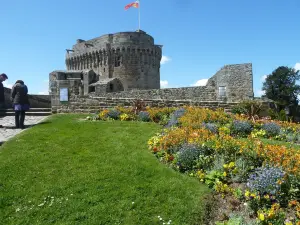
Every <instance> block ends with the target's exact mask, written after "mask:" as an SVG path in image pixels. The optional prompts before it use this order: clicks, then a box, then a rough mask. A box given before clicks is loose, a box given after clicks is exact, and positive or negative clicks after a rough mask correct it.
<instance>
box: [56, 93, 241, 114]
mask: <svg viewBox="0 0 300 225" xmlns="http://www.w3.org/2000/svg"><path fill="white" fill-rule="evenodd" d="M69 100H70V101H69V103H68V104H61V105H59V106H52V112H53V113H98V112H99V110H100V109H104V108H110V107H115V106H124V107H128V106H132V105H133V103H134V101H135V100H136V99H134V98H106V97H96V96H71V97H70V99H69ZM143 101H144V103H145V105H146V106H150V107H181V106H187V105H190V106H199V107H205V108H210V109H217V108H224V109H227V110H229V109H231V108H232V107H233V106H234V105H236V103H222V102H217V101H191V100H166V99H144V100H143Z"/></svg>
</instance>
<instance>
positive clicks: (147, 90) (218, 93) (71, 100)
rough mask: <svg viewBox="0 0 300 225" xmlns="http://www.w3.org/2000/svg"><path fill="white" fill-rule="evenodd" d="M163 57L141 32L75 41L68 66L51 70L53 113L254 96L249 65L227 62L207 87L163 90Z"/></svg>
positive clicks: (217, 102)
mask: <svg viewBox="0 0 300 225" xmlns="http://www.w3.org/2000/svg"><path fill="white" fill-rule="evenodd" d="M161 57H162V48H161V46H159V45H155V44H154V39H153V38H152V37H151V36H150V35H148V34H146V33H145V32H144V31H141V30H138V31H136V32H121V33H116V34H108V35H103V36H101V37H99V38H95V39H92V40H89V41H83V40H77V44H76V45H74V46H73V49H72V50H67V55H66V67H67V70H64V71H63V70H56V71H53V72H52V73H50V77H49V89H50V95H51V105H52V111H53V112H54V113H55V112H75V111H76V112H89V111H91V110H94V109H100V108H105V107H109V106H113V105H128V104H129V103H130V102H132V101H133V100H134V99H143V100H145V101H146V102H148V104H149V105H159V106H172V105H173V106H178V102H185V103H187V104H192V105H202V106H208V107H210V106H213V107H216V106H219V105H222V104H230V103H236V102H239V101H241V100H244V99H253V97H254V94H253V74H252V64H251V63H245V64H233V65H226V66H224V67H223V68H221V69H220V70H219V71H218V72H217V73H216V74H215V75H214V76H213V77H211V78H210V79H209V80H208V82H207V84H206V86H201V87H183V88H166V89H160V71H159V70H160V60H161ZM62 88H67V91H68V101H67V102H61V99H60V90H61V89H62ZM207 102H211V103H212V104H207ZM111 103H112V104H111Z"/></svg>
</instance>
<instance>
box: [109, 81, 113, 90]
mask: <svg viewBox="0 0 300 225" xmlns="http://www.w3.org/2000/svg"><path fill="white" fill-rule="evenodd" d="M109 90H110V91H113V90H114V85H113V84H112V83H110V84H109Z"/></svg>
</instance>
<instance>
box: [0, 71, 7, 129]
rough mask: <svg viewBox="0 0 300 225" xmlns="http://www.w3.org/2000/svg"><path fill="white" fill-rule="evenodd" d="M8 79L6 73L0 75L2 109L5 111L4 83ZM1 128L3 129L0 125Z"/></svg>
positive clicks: (0, 107) (0, 102)
mask: <svg viewBox="0 0 300 225" xmlns="http://www.w3.org/2000/svg"><path fill="white" fill-rule="evenodd" d="M7 79H8V77H7V75H6V74H5V73H2V74H0V109H4V106H5V97H4V87H3V83H2V82H4V81H6V80H7ZM0 127H3V126H2V125H0Z"/></svg>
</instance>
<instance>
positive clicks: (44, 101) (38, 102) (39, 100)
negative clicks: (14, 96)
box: [4, 88, 51, 109]
mask: <svg viewBox="0 0 300 225" xmlns="http://www.w3.org/2000/svg"><path fill="white" fill-rule="evenodd" d="M4 96H5V107H6V108H8V109H9V108H12V102H11V100H10V96H11V89H10V88H4ZM28 98H29V103H30V107H31V108H51V96H50V95H28Z"/></svg>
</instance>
